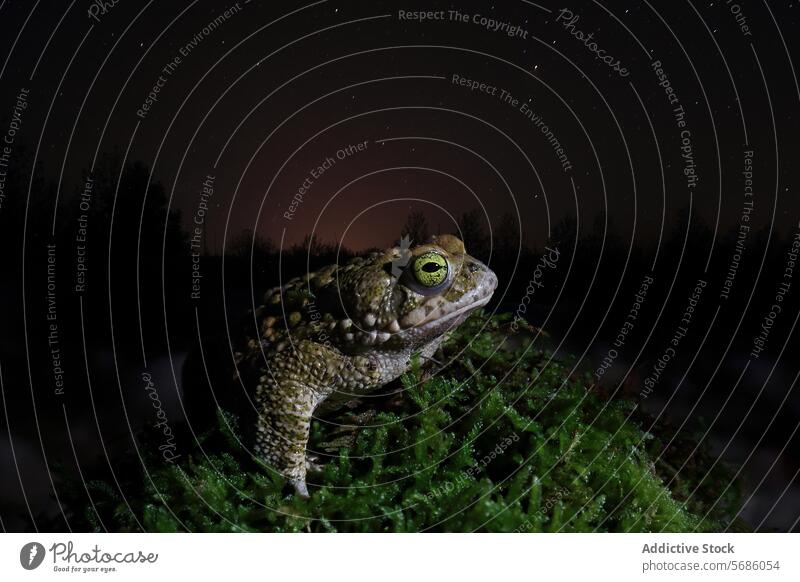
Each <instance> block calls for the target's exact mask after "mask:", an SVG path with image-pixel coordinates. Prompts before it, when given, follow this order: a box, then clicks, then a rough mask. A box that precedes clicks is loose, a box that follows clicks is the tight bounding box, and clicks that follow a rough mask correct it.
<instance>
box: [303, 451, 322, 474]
mask: <svg viewBox="0 0 800 582" xmlns="http://www.w3.org/2000/svg"><path fill="white" fill-rule="evenodd" d="M324 470H325V465H323V464H322V463H320V462H319V457H317V456H316V455H306V473H322V472H323V471H324Z"/></svg>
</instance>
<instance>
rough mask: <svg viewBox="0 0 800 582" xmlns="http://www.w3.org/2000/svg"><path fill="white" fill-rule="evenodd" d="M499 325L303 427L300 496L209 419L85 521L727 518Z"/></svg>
mask: <svg viewBox="0 0 800 582" xmlns="http://www.w3.org/2000/svg"><path fill="white" fill-rule="evenodd" d="M508 322H509V316H494V317H490V316H487V315H485V314H483V313H477V314H475V315H473V316H472V317H471V318H470V319H469V320H468V321H467V322H466V323H465V324H464V325H462V326H461V327H460V328H459V329H458V330H457V332H455V334H454V335H453V337H451V338H450V339H449V340H448V342H447V343H446V344H445V345H444V346H443V348H442V351H443V354H442V356H443V359H442V361H443V362H448V364H447V365H446V366H445V367H444V369H442V370H440V371H438V372H436V373H435V374H434V373H432V372H431V370H430V369H429V368H431V367H434V368H435V367H438V364H435V363H434V364H432V365H426V366H422V367H420V366H419V365H417V366H416V367H415V369H414V370H413V371H412V372H410V373H408V374H406V375H405V376H404V377H403V379H402V385H401V383H395V384H393V385H390V386H388V387H386V389H385V390H384V395H383V396H380V397H377V398H373V399H368V400H370V402H368V403H362V404H361V405H360V406H355V407H353V408H351V409H348V410H347V411H346V412H344V413H342V414H340V415H338V416H336V417H334V418H332V419H328V420H329V421H330V422H315V423H314V429H313V435H312V439H311V445H310V449H313V450H315V451H318V452H319V453H320V460H321V461H322V462H323V469H322V471H321V473H317V474H310V475H309V479H308V480H309V486H310V490H311V497H310V499H302V498H300V497H298V496H295V495H292V494H291V492H290V491H289V489H288V488H287V486H286V483H285V481H284V479H282V478H281V477H279V476H277V475H276V474H275V473H274V472H273V471H271V470H267V469H265V468H261V467H258V466H256V465H255V464H254V463H253V462H252V461H251V460H250V459H249V458H248V457H247V455H245V454H244V453H243V452H242V449H241V446H240V445H239V444H238V443H237V438H236V436H235V434H236V430H235V428H230V426H231V424H233V425H234V426H235V420H236V419H235V418H233V417H232V416H230V415H221V417H220V418H221V422H220V428H219V429H216V430H212V431H210V432H209V433H208V434H206V435H205V436H204V437H203V439H201V442H199V443H198V446H197V449H196V450H195V451H193V452H192V453H191V454H188V455H185V456H184V457H183V458H182V459H181V461H180V462H179V463H178V464H177V465H168V464H164V463H163V462H158V461H157V460H156V459H149V460H146V461H145V462H146V464H147V469H148V473H149V477H147V478H145V477H142V476H141V473H142V470H141V469H142V467H141V464H139V463H138V460H137V461H136V463H132V465H131V466H132V467H133V468H134V469H135V470H136V475H137V476H136V477H135V478H133V479H132V480H131V482H130V483H126V484H123V487H122V488H123V490H124V492H125V497H126V501H124V502H123V500H122V498H121V497H120V495H119V493H118V492H117V491H115V490H114V489H112V487H111V486H109V485H108V484H107V483H101V482H93V483H91V484H90V486H89V493H90V495H91V498H92V504H91V506H90V508H89V509H88V510H87V511H86V512H85V516H84V517H85V518H86V519H87V520H88V522H89V523H88V524H87V526H89V527H94V528H95V529H99V530H105V529H108V530H117V531H119V530H123V531H127V530H133V531H136V530H139V529H141V528H144V529H146V530H149V531H184V530H190V531H279V532H286V531H311V532H316V531H343V532H345V531H346V532H351V531H357V532H365V531H366V532H373V531H391V532H416V531H500V532H510V531H530V532H556V531H634V532H641V531H678V532H684V531H714V530H717V529H721V528H722V527H724V526H727V525H728V522H729V514H732V513H733V511H732V509H731V508H734V507H737V505H736V502H737V499H736V490H737V488H736V487H731V488H728V489H727V493H726V495H727V497H726V498H725V499H719V500H718V499H717V498H716V497H715V491H716V489H715V488H714V487H713V486H710V487H705V486H704V484H701V486H700V487H699V488H698V490H697V492H695V493H694V495H692V496H690V498H689V502H686V503H684V502H681V500H680V499H679V498H678V497H679V496H680V495H686V494H688V492H690V491H692V490H694V489H695V486H696V485H697V484H698V483H697V480H698V477H697V476H700V477H706V473H705V470H704V467H703V465H705V466H710V463H709V464H705V463H702V462H692V463H688V464H687V467H688V468H689V469H688V471H687V470H686V469H685V470H684V471H681V472H680V474H679V475H678V477H679V478H675V477H676V475H675V474H674V473H673V474H670V473H669V468H670V467H672V466H676V465H677V466H680V465H681V464H683V461H684V460H685V458H686V457H685V455H683V456H681V455H682V454H683V452H682V450H680V449H683V448H684V446H683V445H678V446H676V447H675V448H673V449H667V451H666V453H665V454H660V453H661V450H662V449H661V445H660V444H659V439H658V437H654V436H653V435H650V434H645V433H643V432H642V430H641V429H640V428H639V426H638V424H637V422H636V421H635V418H636V414H635V410H634V407H633V405H632V404H631V403H629V402H626V401H623V400H615V399H609V398H607V397H605V396H602V395H600V394H598V393H596V392H595V391H593V390H591V389H589V388H587V387H589V386H591V383H592V378H591V376H590V375H589V374H587V373H576V372H571V370H572V369H573V366H574V362H572V361H555V360H553V359H552V354H550V353H549V352H546V351H543V350H540V349H537V348H536V344H535V343H534V344H531V343H530V339H521V338H520V337H517V338H515V339H514V341H513V343H514V344H515V345H514V347H511V346H510V345H509V344H511V343H512V342H510V341H506V340H507V338H508V335H507V333H506V331H507V328H508ZM392 392H394V393H392ZM367 404H368V405H367ZM332 422H335V423H338V425H335V424H332ZM669 436H670V435H668V434H667V435H666V437H667V439H668V438H669ZM681 442H683V441H681ZM685 448H689V447H685ZM693 448H694V447H693V445H692V446H691V449H693ZM144 449H146V447H140V450H144ZM326 454H330V455H331V456H329V457H327V458H326V456H325V455H326ZM670 455H673V456H675V459H670ZM656 458H657V459H658V461H657V462H655V461H654V459H656ZM700 458H701V457H699V456H697V455H696V456H695V460H696V459H700ZM724 471H725V469H724V468H721V467H719V464H718V467H717V468H715V472H714V473H713V474H711V475H709V476H708V477H707V478H706V479H705V482H708V483H710V484H713V483H720V482H721V483H723V484H727V483H729V482H730V479H729V477H728V475H727V474H726V473H724ZM692 472H694V474H692ZM665 483H670V484H671V485H672V486H673V488H674V490H673V491H671V490H670V489H668V488H667V486H666V485H665ZM312 484H314V485H312ZM710 508H711V509H712V510H711V511H709V509H710ZM701 516H702V517H701Z"/></svg>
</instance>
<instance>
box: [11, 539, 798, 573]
mask: <svg viewBox="0 0 800 582" xmlns="http://www.w3.org/2000/svg"><path fill="white" fill-rule="evenodd" d="M799 554H800V534H652V535H650V534H505V535H504V534H3V535H0V580H48V579H51V578H52V579H66V578H70V579H79V580H83V579H89V578H91V579H104V580H137V581H139V580H142V579H143V577H152V576H155V577H156V579H158V580H166V579H168V578H167V577H169V576H187V575H190V576H197V577H198V579H201V580H207V579H214V578H221V577H223V576H224V577H225V579H226V581H228V582H243V581H246V580H250V579H253V577H256V578H258V579H262V580H275V579H279V578H280V579H299V580H311V579H315V580H320V581H324V582H338V581H342V582H359V581H361V580H364V581H369V582H376V581H380V582H384V581H394V580H398V581H400V580H402V581H403V582H408V580H409V576H416V577H418V578H419V579H420V580H433V579H434V577H437V578H440V579H442V580H454V579H466V580H473V579H476V580H477V579H483V580H504V579H512V577H513V579H524V580H536V579H540V580H556V579H558V580H576V579H578V577H579V576H581V577H585V578H584V579H586V580H615V581H623V580H647V579H666V578H667V577H669V578H670V579H672V580H725V581H727V580H748V581H750V580H776V581H777V580H795V581H796V580H800V568H798V563H799V562H800V555H799ZM556 577H557V578H556Z"/></svg>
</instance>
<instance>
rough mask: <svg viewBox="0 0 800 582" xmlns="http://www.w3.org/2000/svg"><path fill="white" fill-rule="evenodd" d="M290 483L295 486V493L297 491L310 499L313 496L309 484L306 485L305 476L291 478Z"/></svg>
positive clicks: (301, 495) (304, 497)
mask: <svg viewBox="0 0 800 582" xmlns="http://www.w3.org/2000/svg"><path fill="white" fill-rule="evenodd" d="M289 483H291V484H292V487H294V491H295V493H297V494H298V495H299V496H300V497H302V498H303V499H308V498H309V497H311V496H310V495H309V494H308V486H307V485H306V480H305V479H304V478H303V477H300V478H293V479H289Z"/></svg>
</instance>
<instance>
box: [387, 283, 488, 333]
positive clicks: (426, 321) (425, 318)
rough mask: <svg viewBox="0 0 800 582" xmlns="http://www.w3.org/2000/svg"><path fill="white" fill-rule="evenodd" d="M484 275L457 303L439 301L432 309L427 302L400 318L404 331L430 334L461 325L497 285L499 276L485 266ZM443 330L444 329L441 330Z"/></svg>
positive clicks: (483, 303)
mask: <svg viewBox="0 0 800 582" xmlns="http://www.w3.org/2000/svg"><path fill="white" fill-rule="evenodd" d="M484 269H485V270H484V274H483V277H482V279H481V281H480V283H479V284H478V285H476V287H475V289H473V290H472V291H471V292H469V293H467V294H466V295H465V296H464V297H462V298H461V300H460V301H458V302H457V303H449V304H448V303H444V302H441V301H440V302H439V303H438V304H437V305H435V306H434V307H433V309H431V306H429V305H428V304H427V303H426V304H425V305H422V306H420V307H418V308H417V309H415V310H414V311H412V312H411V313H408V314H407V315H405V316H404V317H402V318H401V319H399V320H398V323H399V324H400V328H401V330H402V332H405V333H412V332H415V333H418V334H419V335H421V336H422V335H424V336H429V335H432V334H435V333H437V332H439V333H443V332H444V331H446V330H444V327H445V326H446V325H449V327H455V326H456V325H459V324H460V323H461V322H462V321H463V320H464V319H466V316H467V315H468V314H469V313H470V312H471V311H474V310H475V309H478V308H479V307H481V306H483V305H486V304H487V303H488V302H489V300H490V299H491V298H492V294H493V293H494V290H495V288H496V287H497V276H496V275H495V274H494V273H493V272H492V271H491V270H489V269H488V268H486V267H484ZM440 330H442V331H440Z"/></svg>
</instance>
